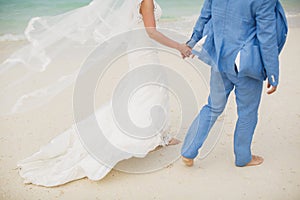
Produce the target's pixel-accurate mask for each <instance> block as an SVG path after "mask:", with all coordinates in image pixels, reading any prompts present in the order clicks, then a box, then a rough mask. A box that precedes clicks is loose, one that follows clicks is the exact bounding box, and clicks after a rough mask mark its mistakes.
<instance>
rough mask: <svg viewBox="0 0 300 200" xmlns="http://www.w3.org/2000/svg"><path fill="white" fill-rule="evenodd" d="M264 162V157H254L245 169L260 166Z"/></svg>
mask: <svg viewBox="0 0 300 200" xmlns="http://www.w3.org/2000/svg"><path fill="white" fill-rule="evenodd" d="M263 162H264V159H263V157H260V156H256V155H252V160H251V161H250V162H248V164H247V165H245V167H248V166H256V165H260V164H262V163H263Z"/></svg>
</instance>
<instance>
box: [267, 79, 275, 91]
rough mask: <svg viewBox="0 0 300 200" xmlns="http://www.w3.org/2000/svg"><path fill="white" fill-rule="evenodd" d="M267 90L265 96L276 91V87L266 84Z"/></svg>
mask: <svg viewBox="0 0 300 200" xmlns="http://www.w3.org/2000/svg"><path fill="white" fill-rule="evenodd" d="M267 88H270V89H269V90H268V91H267V94H272V93H274V92H275V91H276V89H277V86H271V84H270V83H269V82H268V83H267Z"/></svg>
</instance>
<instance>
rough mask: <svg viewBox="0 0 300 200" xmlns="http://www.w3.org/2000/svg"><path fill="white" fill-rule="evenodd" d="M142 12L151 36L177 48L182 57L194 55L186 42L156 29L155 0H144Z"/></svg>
mask: <svg viewBox="0 0 300 200" xmlns="http://www.w3.org/2000/svg"><path fill="white" fill-rule="evenodd" d="M140 13H141V15H142V16H143V21H144V26H145V29H146V31H147V33H148V35H149V37H150V38H152V39H153V40H155V41H157V42H159V43H161V44H163V45H165V46H167V47H170V48H174V49H177V50H178V51H179V52H180V53H181V56H182V58H186V57H190V56H191V55H192V49H191V48H190V47H188V46H187V45H186V44H180V43H178V42H176V41H174V40H172V39H171V38H169V37H167V36H165V35H164V34H162V33H161V32H159V31H158V30H157V29H156V23H155V17H154V3H153V0H143V2H142V4H141V8H140Z"/></svg>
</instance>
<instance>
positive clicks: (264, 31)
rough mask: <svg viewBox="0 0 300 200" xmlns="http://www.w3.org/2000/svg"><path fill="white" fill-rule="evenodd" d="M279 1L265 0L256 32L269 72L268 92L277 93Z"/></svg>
mask: <svg viewBox="0 0 300 200" xmlns="http://www.w3.org/2000/svg"><path fill="white" fill-rule="evenodd" d="M276 2H277V0H264V1H263V3H262V5H261V7H260V8H258V10H257V12H256V31H257V38H258V41H259V46H260V51H261V56H262V61H263V64H264V67H265V70H266V72H267V77H268V87H270V86H272V87H271V89H270V90H269V91H268V94H271V93H273V92H275V91H276V88H277V85H278V82H279V80H278V79H279V61H278V45H277V35H276V34H277V32H276V15H275V5H276Z"/></svg>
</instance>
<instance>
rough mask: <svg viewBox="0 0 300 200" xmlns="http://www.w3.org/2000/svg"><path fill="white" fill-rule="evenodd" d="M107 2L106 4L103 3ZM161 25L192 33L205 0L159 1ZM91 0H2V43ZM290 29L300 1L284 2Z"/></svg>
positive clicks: (299, 15) (298, 21) (297, 19)
mask: <svg viewBox="0 0 300 200" xmlns="http://www.w3.org/2000/svg"><path fill="white" fill-rule="evenodd" d="M103 1H105V0H103ZM156 1H157V2H158V4H159V5H160V6H161V7H162V10H163V16H162V19H161V21H163V22H167V23H169V24H171V25H172V27H176V29H178V30H180V29H181V30H182V29H187V28H189V29H192V27H190V26H193V24H194V21H195V20H196V19H197V16H198V15H199V13H200V10H201V7H202V4H203V0H156ZM90 2H91V0H0V41H3V40H18V39H21V38H22V33H23V31H24V29H25V27H26V25H27V23H28V21H29V20H30V18H32V17H36V16H46V15H57V14H60V13H64V12H66V11H69V10H72V9H75V8H78V7H81V6H84V5H87V4H88V3H90ZM281 2H282V4H283V6H284V8H285V10H286V13H287V16H288V21H289V25H290V26H298V27H300V0H281Z"/></svg>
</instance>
